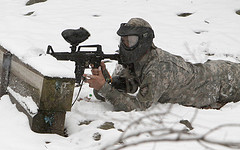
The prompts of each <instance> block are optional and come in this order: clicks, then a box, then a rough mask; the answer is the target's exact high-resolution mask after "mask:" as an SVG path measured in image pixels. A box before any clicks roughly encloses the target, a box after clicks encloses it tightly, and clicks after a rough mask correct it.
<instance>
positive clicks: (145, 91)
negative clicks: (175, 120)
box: [86, 18, 240, 111]
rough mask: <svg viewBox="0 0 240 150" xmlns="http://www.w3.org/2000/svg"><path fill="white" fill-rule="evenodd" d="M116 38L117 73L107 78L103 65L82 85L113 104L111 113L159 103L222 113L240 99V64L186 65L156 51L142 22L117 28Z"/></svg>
mask: <svg viewBox="0 0 240 150" xmlns="http://www.w3.org/2000/svg"><path fill="white" fill-rule="evenodd" d="M117 34H118V35H119V36H120V37H121V41H120V49H119V55H120V60H119V64H121V66H122V67H121V69H118V68H116V69H117V71H116V70H115V75H113V78H112V79H110V76H109V74H108V72H107V70H106V67H105V65H104V63H101V70H99V69H93V70H92V73H93V74H92V75H91V76H90V77H89V79H88V80H87V81H86V82H87V83H89V86H90V87H91V88H94V93H95V95H96V97H97V98H101V99H105V100H108V101H109V102H111V103H112V104H113V106H114V108H115V110H123V111H131V110H134V109H136V110H145V109H147V108H148V107H150V106H151V105H152V104H154V103H158V102H159V103H178V104H181V105H184V106H192V107H197V108H216V109H220V108H221V107H222V106H223V105H224V104H226V103H228V102H237V101H239V100H240V64H238V63H233V62H229V61H222V60H217V61H207V62H206V63H204V64H192V63H189V62H186V61H184V59H183V58H182V57H179V56H175V55H172V54H170V53H168V52H166V51H164V50H162V49H160V48H157V47H156V46H155V45H154V44H153V38H154V32H153V30H152V28H151V26H150V24H149V23H148V22H146V21H145V20H143V19H141V18H132V19H130V20H129V21H128V23H123V24H121V26H120V28H119V30H118V31H117ZM130 93H135V94H130Z"/></svg>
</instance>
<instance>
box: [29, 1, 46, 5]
mask: <svg viewBox="0 0 240 150" xmlns="http://www.w3.org/2000/svg"><path fill="white" fill-rule="evenodd" d="M46 1H47V0H29V1H28V2H27V3H26V5H27V6H28V5H33V4H36V3H41V2H46Z"/></svg>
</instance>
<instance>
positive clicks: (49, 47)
mask: <svg viewBox="0 0 240 150" xmlns="http://www.w3.org/2000/svg"><path fill="white" fill-rule="evenodd" d="M53 53H54V51H53V48H52V46H51V45H48V47H47V54H53Z"/></svg>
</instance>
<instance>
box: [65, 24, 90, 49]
mask: <svg viewBox="0 0 240 150" xmlns="http://www.w3.org/2000/svg"><path fill="white" fill-rule="evenodd" d="M62 36H63V38H64V39H65V40H66V41H67V42H68V43H70V44H71V45H72V46H74V47H76V46H78V44H79V43H82V42H83V41H85V40H87V39H88V37H89V36H90V33H89V32H88V31H87V30H86V29H84V28H83V27H80V28H79V29H66V30H64V31H63V32H62Z"/></svg>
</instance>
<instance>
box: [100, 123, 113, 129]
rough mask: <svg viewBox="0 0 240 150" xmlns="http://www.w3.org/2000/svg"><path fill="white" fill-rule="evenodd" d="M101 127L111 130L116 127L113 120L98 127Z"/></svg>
mask: <svg viewBox="0 0 240 150" xmlns="http://www.w3.org/2000/svg"><path fill="white" fill-rule="evenodd" d="M98 128H99V129H103V130H109V129H114V128H115V127H114V123H112V122H105V123H104V124H103V125H101V126H100V127H98Z"/></svg>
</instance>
